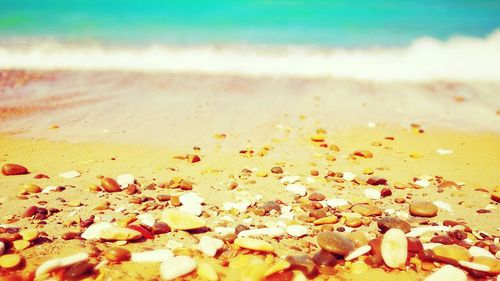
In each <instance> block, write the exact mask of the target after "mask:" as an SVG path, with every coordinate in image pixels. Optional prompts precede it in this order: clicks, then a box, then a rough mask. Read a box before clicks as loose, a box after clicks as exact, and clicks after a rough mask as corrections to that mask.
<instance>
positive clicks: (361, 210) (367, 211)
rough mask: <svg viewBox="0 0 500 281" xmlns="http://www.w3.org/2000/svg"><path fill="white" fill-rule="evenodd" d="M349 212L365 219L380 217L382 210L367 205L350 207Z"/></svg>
mask: <svg viewBox="0 0 500 281" xmlns="http://www.w3.org/2000/svg"><path fill="white" fill-rule="evenodd" d="M351 211H353V212H355V213H358V214H360V215H363V216H365V217H371V216H380V215H382V210H380V209H379V208H377V207H375V206H372V205H368V204H357V205H354V206H352V208H351Z"/></svg>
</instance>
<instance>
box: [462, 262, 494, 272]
mask: <svg viewBox="0 0 500 281" xmlns="http://www.w3.org/2000/svg"><path fill="white" fill-rule="evenodd" d="M458 263H459V264H460V265H461V266H463V267H466V268H469V269H473V270H479V271H485V272H488V271H490V267H489V266H487V265H484V264H480V263H475V262H470V261H458Z"/></svg>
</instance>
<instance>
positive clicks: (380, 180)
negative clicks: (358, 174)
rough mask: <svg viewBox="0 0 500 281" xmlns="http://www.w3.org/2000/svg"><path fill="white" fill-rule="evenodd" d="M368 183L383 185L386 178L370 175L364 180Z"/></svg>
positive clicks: (385, 182)
mask: <svg viewBox="0 0 500 281" xmlns="http://www.w3.org/2000/svg"><path fill="white" fill-rule="evenodd" d="M366 183H367V184H369V185H385V184H387V180H386V179H384V178H381V177H371V178H369V179H368V180H367V181H366Z"/></svg>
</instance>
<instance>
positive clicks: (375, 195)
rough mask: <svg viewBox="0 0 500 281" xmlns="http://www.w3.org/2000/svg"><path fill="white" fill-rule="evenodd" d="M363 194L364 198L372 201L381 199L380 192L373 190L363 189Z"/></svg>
mask: <svg viewBox="0 0 500 281" xmlns="http://www.w3.org/2000/svg"><path fill="white" fill-rule="evenodd" d="M364 194H365V197H366V198H368V199H372V200H378V199H380V197H381V195H380V191H378V190H376V189H373V188H367V189H365V191H364Z"/></svg>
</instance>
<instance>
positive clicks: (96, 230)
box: [81, 222, 113, 240]
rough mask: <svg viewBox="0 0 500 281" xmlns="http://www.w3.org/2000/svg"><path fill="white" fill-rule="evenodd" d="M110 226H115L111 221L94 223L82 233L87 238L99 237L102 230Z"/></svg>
mask: <svg viewBox="0 0 500 281" xmlns="http://www.w3.org/2000/svg"><path fill="white" fill-rule="evenodd" d="M110 227H113V225H112V224H111V223H109V222H99V223H94V224H92V225H91V226H89V227H88V228H87V229H86V230H85V231H84V232H83V233H82V235H81V237H82V238H83V239H85V240H91V239H99V238H100V237H101V231H102V230H104V229H106V228H110Z"/></svg>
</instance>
